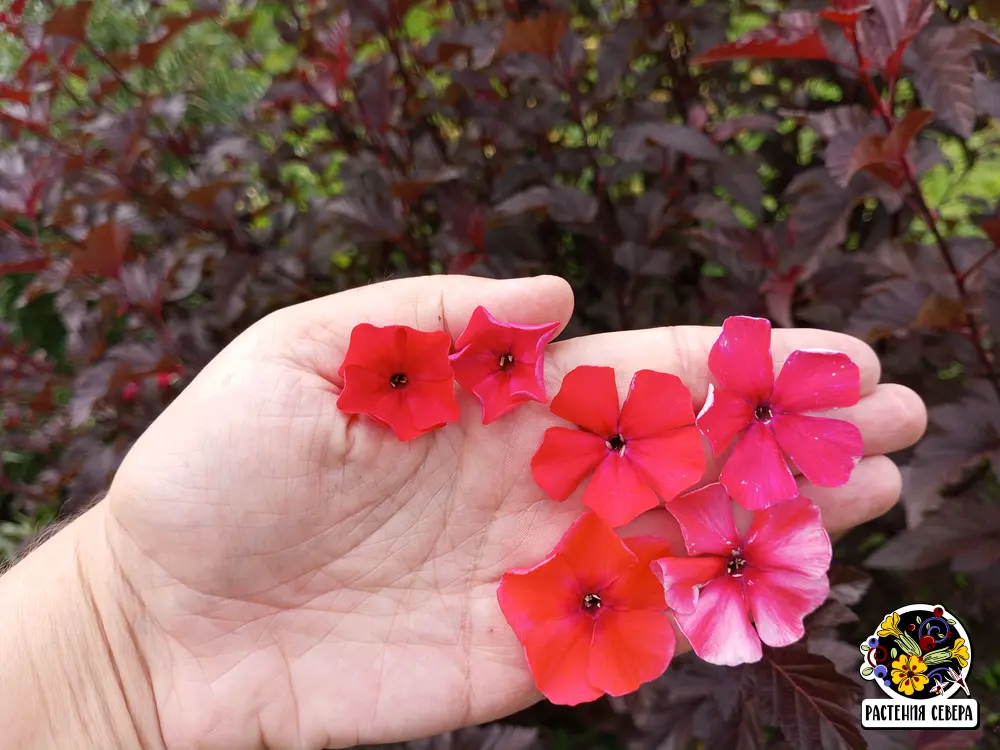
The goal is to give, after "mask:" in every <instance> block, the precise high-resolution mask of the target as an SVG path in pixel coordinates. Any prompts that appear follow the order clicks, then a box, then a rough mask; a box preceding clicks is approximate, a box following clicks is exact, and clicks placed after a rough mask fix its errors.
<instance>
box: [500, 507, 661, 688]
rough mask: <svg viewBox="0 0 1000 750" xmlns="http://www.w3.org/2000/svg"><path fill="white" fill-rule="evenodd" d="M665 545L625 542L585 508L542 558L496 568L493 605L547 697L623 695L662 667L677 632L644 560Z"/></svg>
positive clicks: (657, 554) (635, 539)
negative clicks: (525, 564)
mask: <svg viewBox="0 0 1000 750" xmlns="http://www.w3.org/2000/svg"><path fill="white" fill-rule="evenodd" d="M669 549H670V548H669V546H668V545H667V543H666V542H665V541H663V540H662V539H657V538H654V537H633V538H631V539H626V540H624V541H622V540H621V539H620V538H619V537H618V535H617V534H615V533H614V532H613V531H612V530H611V529H610V528H608V527H607V526H606V525H605V524H603V523H601V521H600V519H599V518H597V516H595V515H594V514H592V513H586V514H584V515H583V516H581V517H580V518H579V519H577V521H576V523H574V524H573V525H572V526H571V527H570V528H569V531H567V532H566V534H565V536H563V538H562V540H560V542H559V544H557V545H556V548H555V549H554V550H553V551H552V553H551V554H550V555H549V556H548V557H546V558H545V560H543V561H542V562H541V563H539V564H538V565H536V566H535V567H533V568H530V569H526V570H508V571H507V572H506V573H504V574H503V578H501V579H500V589H499V591H498V592H497V598H498V599H499V600H500V608H501V609H502V610H503V614H504V617H506V618H507V622H509V623H510V626H511V627H512V628H513V629H514V633H515V634H516V635H517V638H518V640H519V641H520V642H521V645H522V646H524V655H525V657H526V658H527V660H528V667H529V668H530V669H531V674H532V676H533V677H534V679H535V684H536V685H538V689H539V690H541V691H542V692H543V693H544V694H545V697H547V698H548V699H549V700H550V701H551V702H553V703H559V704H564V705H568V706H575V705H576V704H578V703H584V702H586V701H592V700H596V699H597V698H600V697H601V696H602V695H603V694H605V693H609V694H611V695H625V694H626V693H631V692H632V691H634V690H635V689H636V688H638V687H639V685H641V684H642V683H644V682H648V681H649V680H652V679H655V678H657V677H659V676H660V675H661V674H663V672H664V671H665V670H666V668H667V665H669V664H670V660H671V659H672V658H673V655H674V647H675V645H676V638H675V636H674V631H673V629H672V628H671V626H670V622H669V620H668V618H667V616H666V612H665V610H666V606H665V604H664V596H663V587H662V586H661V585H660V583H659V582H658V581H657V580H656V576H655V575H654V574H653V572H652V570H651V565H652V561H653V560H655V559H656V558H658V557H662V556H663V555H666V554H669Z"/></svg>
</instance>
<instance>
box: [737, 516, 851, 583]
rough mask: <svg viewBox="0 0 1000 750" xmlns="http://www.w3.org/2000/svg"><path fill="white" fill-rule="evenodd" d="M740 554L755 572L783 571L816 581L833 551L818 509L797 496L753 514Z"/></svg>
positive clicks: (824, 570) (828, 563)
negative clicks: (741, 553) (799, 574)
mask: <svg viewBox="0 0 1000 750" xmlns="http://www.w3.org/2000/svg"><path fill="white" fill-rule="evenodd" d="M743 554H744V556H745V557H746V560H747V563H748V564H749V566H750V567H752V568H756V569H757V570H787V571H791V572H793V573H801V574H802V575H805V576H810V577H812V578H818V577H820V576H826V573H827V571H828V570H829V569H830V560H831V558H832V557H833V550H832V548H831V545H830V536H829V535H828V534H827V533H826V529H825V528H823V519H822V517H821V516H820V512H819V508H817V507H816V506H815V505H813V503H812V501H811V500H808V499H807V498H804V497H799V498H796V499H795V500H789V501H787V502H784V503H778V504H777V505H775V506H773V507H771V508H768V509H767V510H762V511H759V512H757V513H755V514H754V517H753V521H752V522H751V524H750V528H749V529H747V533H746V538H745V540H744V544H743Z"/></svg>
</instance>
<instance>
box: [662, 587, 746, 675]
mask: <svg viewBox="0 0 1000 750" xmlns="http://www.w3.org/2000/svg"><path fill="white" fill-rule="evenodd" d="M674 619H675V620H676V621H677V627H679V628H680V630H681V632H682V633H684V635H685V636H686V637H687V639H688V641H690V642H691V648H693V649H694V652H695V653H696V654H697V655H698V656H699V657H700V658H702V659H704V660H705V661H707V662H709V663H710V664H725V665H727V666H731V667H732V666H736V665H737V664H745V663H748V662H755V661H760V657H761V647H760V638H759V637H758V636H757V632H756V631H755V630H754V629H753V626H751V625H750V620H749V619H748V618H747V609H746V603H745V602H744V601H743V587H742V584H741V583H740V579H739V578H733V577H732V576H722V577H720V578H716V579H715V580H714V581H712V582H711V583H709V584H708V585H707V586H705V587H704V588H703V589H701V593H700V594H699V597H698V607H697V609H696V610H695V611H694V612H693V613H691V614H682V613H680V612H676V613H674Z"/></svg>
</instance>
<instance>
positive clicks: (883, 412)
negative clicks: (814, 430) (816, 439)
mask: <svg viewBox="0 0 1000 750" xmlns="http://www.w3.org/2000/svg"><path fill="white" fill-rule="evenodd" d="M823 416H829V417H833V418H835V419H843V420H845V421H848V422H851V423H853V424H854V425H855V426H857V428H858V429H859V430H860V431H861V436H862V437H863V438H864V441H865V455H866V456H878V455H881V454H883V453H893V452H895V451H900V450H903V449H904V448H909V447H910V446H911V445H913V444H914V443H916V442H917V441H918V440H920V438H921V437H922V436H923V434H924V431H925V430H926V429H927V407H926V406H924V402H923V400H922V399H921V398H920V396H918V395H917V394H916V393H914V392H913V391H911V390H910V389H909V388H907V387H906V386H902V385H896V384H895V383H883V384H881V385H879V386H878V387H877V388H876V389H875V392H874V393H872V394H871V395H870V396H866V397H864V398H863V399H861V401H859V402H858V403H857V405H856V406H849V407H847V408H844V409H836V410H834V411H831V412H828V413H827V414H825V415H823Z"/></svg>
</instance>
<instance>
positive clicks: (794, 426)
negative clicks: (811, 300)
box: [698, 317, 864, 510]
mask: <svg viewBox="0 0 1000 750" xmlns="http://www.w3.org/2000/svg"><path fill="white" fill-rule="evenodd" d="M708 367H709V369H710V370H711V371H712V374H713V375H714V376H715V379H716V381H717V382H718V384H719V385H718V388H716V387H714V386H711V385H710V386H709V390H708V400H707V401H705V406H704V408H702V410H701V413H700V414H699V415H698V427H699V428H700V429H701V431H702V433H703V434H704V435H705V437H706V438H708V442H709V443H710V444H711V446H712V451H713V452H714V453H715V455H716V456H719V455H721V454H722V453H723V452H725V450H726V449H727V448H728V447H729V445H730V444H731V443H732V442H733V439H734V438H736V445H735V446H734V448H733V452H732V454H731V455H730V457H729V459H728V460H727V461H726V464H725V466H724V467H723V469H722V476H721V477H720V478H719V481H721V482H722V484H723V485H724V486H725V488H726V490H728V492H729V494H730V495H731V496H732V498H733V499H734V500H736V502H738V503H739V504H740V505H742V506H743V507H744V508H747V509H749V510H761V509H763V508H767V507H769V506H771V505H773V504H774V503H779V502H781V501H783V500H788V499H789V498H794V497H798V494H799V490H798V485H797V484H796V482H795V477H794V476H793V475H792V472H791V469H789V467H788V462H787V460H786V459H785V454H788V456H789V458H791V460H792V461H793V462H794V463H795V465H796V466H797V467H798V468H799V470H800V471H801V472H802V473H803V474H804V475H805V476H806V478H807V479H808V480H809V481H810V482H812V483H813V484H816V485H820V486H822V487H838V486H840V485H842V484H844V483H845V482H847V480H848V479H849V478H850V476H851V470H852V469H853V468H854V466H855V464H857V462H858V461H859V460H860V459H861V456H862V455H863V454H864V443H863V441H862V439H861V433H860V432H859V431H858V428H857V427H855V426H854V425H853V424H851V423H850V422H844V421H842V420H839V419H826V418H823V417H810V416H806V415H805V414H804V413H803V412H817V411H825V410H827V409H835V408H839V407H843V406H852V405H853V404H856V403H857V402H858V399H859V398H860V388H861V374H860V372H859V370H858V366H857V365H856V364H854V363H853V362H852V361H851V359H850V358H849V357H848V356H847V355H846V354H842V353H840V352H832V351H826V350H820V349H807V350H801V351H795V352H792V353H791V355H789V357H788V359H787V360H786V361H785V364H784V366H783V367H782V368H781V373H780V374H779V375H778V378H777V380H775V377H774V365H773V363H772V360H771V324H770V323H769V322H768V321H766V320H763V319H761V318H747V317H734V318H727V319H726V320H725V322H724V323H723V324H722V335H721V336H719V339H718V341H716V342H715V345H714V346H713V347H712V351H711V353H710V354H709V356H708Z"/></svg>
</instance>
